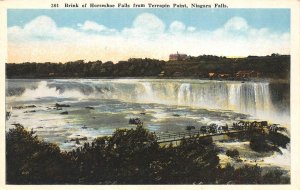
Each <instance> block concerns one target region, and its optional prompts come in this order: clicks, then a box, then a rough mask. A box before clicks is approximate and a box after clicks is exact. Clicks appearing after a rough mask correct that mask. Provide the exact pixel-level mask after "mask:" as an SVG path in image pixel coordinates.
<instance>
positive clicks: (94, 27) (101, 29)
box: [78, 20, 117, 34]
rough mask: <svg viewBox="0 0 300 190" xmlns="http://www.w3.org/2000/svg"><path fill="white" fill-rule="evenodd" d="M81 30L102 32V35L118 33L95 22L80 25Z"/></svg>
mask: <svg viewBox="0 0 300 190" xmlns="http://www.w3.org/2000/svg"><path fill="white" fill-rule="evenodd" d="M78 26H79V29H80V30H82V31H90V32H100V33H107V34H113V33H115V32H117V30H115V29H111V28H107V27H106V26H104V25H101V24H98V23H96V22H93V21H89V20H87V21H85V22H84V23H83V24H78Z"/></svg>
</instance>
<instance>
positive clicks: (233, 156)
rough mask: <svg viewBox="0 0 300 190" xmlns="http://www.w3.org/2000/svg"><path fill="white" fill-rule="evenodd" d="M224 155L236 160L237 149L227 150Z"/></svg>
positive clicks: (237, 155)
mask: <svg viewBox="0 0 300 190" xmlns="http://www.w3.org/2000/svg"><path fill="white" fill-rule="evenodd" d="M226 155H227V156H229V157H231V158H237V157H239V155H240V153H239V151H238V150H237V149H233V150H227V151H226Z"/></svg>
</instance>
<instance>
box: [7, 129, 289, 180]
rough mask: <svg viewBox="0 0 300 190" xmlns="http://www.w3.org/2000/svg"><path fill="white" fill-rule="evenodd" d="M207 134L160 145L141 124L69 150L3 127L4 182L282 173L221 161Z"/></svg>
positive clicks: (245, 177) (253, 176) (238, 176)
mask: <svg viewBox="0 0 300 190" xmlns="http://www.w3.org/2000/svg"><path fill="white" fill-rule="evenodd" d="M217 154H218V150H217V149H216V148H215V146H214V144H213V141H212V139H211V138H204V139H185V140H183V141H182V143H181V144H180V145H178V146H159V144H158V143H157V141H156V136H155V135H154V134H153V133H150V132H148V131H147V130H146V129H144V128H143V127H137V128H136V129H130V130H127V129H118V130H117V131H115V133H114V134H113V135H112V136H111V137H99V138H97V139H95V140H94V141H93V142H92V143H85V144H84V145H83V147H81V148H78V149H76V150H72V151H70V152H61V151H60V149H59V148H58V147H57V146H56V145H54V144H51V143H46V142H43V141H40V140H39V139H38V138H37V137H36V136H35V135H34V132H32V131H31V132H28V131H26V130H25V129H24V127H23V126H21V125H19V126H16V128H14V129H10V130H9V132H7V133H6V161H7V163H6V166H7V170H6V174H7V183H8V184H192V183H197V184H198V183H201V184H215V183H240V184H248V183H262V182H263V183H273V182H275V181H274V177H281V178H282V180H281V182H282V183H288V182H289V179H288V178H283V177H282V173H280V172H277V173H276V172H273V173H270V174H265V180H264V181H260V180H259V179H260V178H261V177H262V175H261V169H260V168H259V167H250V166H245V167H243V168H239V169H234V168H233V167H232V166H227V167H226V168H224V169H221V168H220V167H219V158H218V156H217Z"/></svg>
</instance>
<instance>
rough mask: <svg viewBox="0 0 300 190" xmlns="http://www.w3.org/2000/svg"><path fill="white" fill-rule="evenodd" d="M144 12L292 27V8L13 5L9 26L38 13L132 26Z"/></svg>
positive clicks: (213, 24)
mask: <svg viewBox="0 0 300 190" xmlns="http://www.w3.org/2000/svg"><path fill="white" fill-rule="evenodd" d="M143 12H148V13H153V14H155V15H156V16H158V17H159V18H160V19H162V20H163V21H164V22H165V23H166V24H170V23H171V22H172V21H173V20H180V21H182V22H184V23H186V24H187V25H194V26H195V27H196V28H198V29H202V30H213V29H215V28H218V27H220V26H222V25H223V24H224V23H225V22H226V21H227V20H228V19H230V18H231V17H235V16H238V17H243V18H245V19H246V20H247V21H248V23H249V25H251V26H253V27H257V28H262V27H267V28H269V29H271V30H275V31H280V32H289V31H290V10H289V9H201V10H199V9H147V10H146V11H145V10H144V9H96V10H95V9H89V10H87V9H73V10H64V9H60V10H49V9H44V10H43V9H42V10H41V9H38V10H35V9H30V10H24V9H10V10H8V26H15V25H17V26H23V25H24V24H25V23H27V22H29V21H30V20H32V19H34V18H35V17H37V16H39V15H47V16H49V17H51V18H52V19H53V20H55V22H56V23H57V25H58V26H67V27H76V25H77V23H81V22H84V21H85V20H92V21H95V22H99V23H102V24H103V25H106V26H108V27H110V28H116V29H122V28H124V27H129V26H130V25H131V24H132V22H133V20H134V19H135V17H136V16H137V15H139V14H141V13H143Z"/></svg>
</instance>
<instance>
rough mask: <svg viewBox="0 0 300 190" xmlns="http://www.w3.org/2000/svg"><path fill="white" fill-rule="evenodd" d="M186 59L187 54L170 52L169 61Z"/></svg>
mask: <svg viewBox="0 0 300 190" xmlns="http://www.w3.org/2000/svg"><path fill="white" fill-rule="evenodd" d="M186 59H188V56H187V54H179V53H178V52H177V53H176V54H170V55H169V61H183V60H186Z"/></svg>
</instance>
